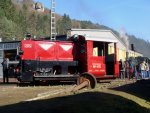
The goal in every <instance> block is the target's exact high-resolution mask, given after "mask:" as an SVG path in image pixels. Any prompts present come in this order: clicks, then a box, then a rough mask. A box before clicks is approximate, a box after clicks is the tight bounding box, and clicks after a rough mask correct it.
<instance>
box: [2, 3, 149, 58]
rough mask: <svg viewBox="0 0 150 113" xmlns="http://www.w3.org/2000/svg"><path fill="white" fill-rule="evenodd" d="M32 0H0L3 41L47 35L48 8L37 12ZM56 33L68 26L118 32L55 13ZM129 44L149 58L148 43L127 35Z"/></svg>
mask: <svg viewBox="0 0 150 113" xmlns="http://www.w3.org/2000/svg"><path fill="white" fill-rule="evenodd" d="M33 3H34V2H33V0H0V38H2V40H3V41H10V40H21V39H23V38H24V35H25V33H27V32H29V33H31V34H32V35H34V36H38V37H39V36H42V37H43V36H49V34H50V15H49V12H50V11H49V10H48V9H45V11H44V12H37V11H35V10H34V9H33ZM56 25H57V26H56V30H57V34H66V30H67V29H68V28H82V29H107V30H108V29H109V30H112V31H113V32H114V33H115V34H116V35H117V36H118V37H119V36H120V35H119V33H118V32H117V31H115V30H113V29H111V28H109V27H107V26H104V25H100V24H94V23H92V22H91V21H80V20H74V19H70V17H69V15H66V14H64V15H63V16H61V15H59V14H56ZM128 37H129V42H130V44H134V46H135V51H138V52H140V53H143V54H144V56H147V57H149V58H150V53H149V50H150V43H149V42H147V41H145V40H143V39H139V38H137V37H135V36H134V35H128Z"/></svg>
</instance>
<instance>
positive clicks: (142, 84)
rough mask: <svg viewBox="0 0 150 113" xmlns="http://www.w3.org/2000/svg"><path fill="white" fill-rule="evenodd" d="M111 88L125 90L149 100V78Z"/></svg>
mask: <svg viewBox="0 0 150 113" xmlns="http://www.w3.org/2000/svg"><path fill="white" fill-rule="evenodd" d="M112 89H113V90H117V91H122V92H126V93H129V94H132V95H135V96H138V97H140V98H142V99H145V100H147V101H150V79H149V80H139V81H137V82H135V83H132V84H127V85H123V86H120V87H116V88H112Z"/></svg>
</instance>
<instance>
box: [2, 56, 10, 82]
mask: <svg viewBox="0 0 150 113" xmlns="http://www.w3.org/2000/svg"><path fill="white" fill-rule="evenodd" d="M7 63H8V59H7V58H4V59H3V62H2V63H1V64H2V65H3V83H5V82H7V83H8V82H9V80H8V64H7Z"/></svg>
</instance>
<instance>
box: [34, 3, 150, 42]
mask: <svg viewBox="0 0 150 113" xmlns="http://www.w3.org/2000/svg"><path fill="white" fill-rule="evenodd" d="M34 1H38V2H41V3H42V4H43V5H44V7H47V8H50V7H51V0H34ZM55 1H56V13H58V14H60V15H64V14H67V15H69V16H70V18H71V19H77V20H90V21H91V22H93V23H99V24H100V25H105V26H108V27H110V28H113V29H114V30H116V31H118V32H126V33H128V34H130V35H135V36H136V37H138V38H142V39H145V40H149V41H150V0H55Z"/></svg>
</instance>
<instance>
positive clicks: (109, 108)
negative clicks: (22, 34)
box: [0, 92, 150, 113]
mask: <svg viewBox="0 0 150 113" xmlns="http://www.w3.org/2000/svg"><path fill="white" fill-rule="evenodd" d="M0 113H150V110H148V109H146V108H143V107H141V106H139V105H138V104H136V103H134V102H132V101H130V100H127V99H125V98H122V97H120V96H116V95H112V94H107V93H100V92H86V93H81V94H75V95H70V96H64V97H57V98H52V99H46V100H38V101H33V102H21V103H17V104H13V105H7V106H0Z"/></svg>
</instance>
